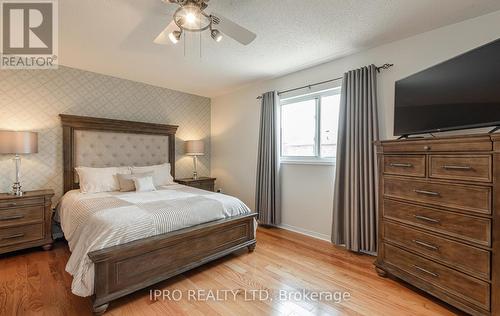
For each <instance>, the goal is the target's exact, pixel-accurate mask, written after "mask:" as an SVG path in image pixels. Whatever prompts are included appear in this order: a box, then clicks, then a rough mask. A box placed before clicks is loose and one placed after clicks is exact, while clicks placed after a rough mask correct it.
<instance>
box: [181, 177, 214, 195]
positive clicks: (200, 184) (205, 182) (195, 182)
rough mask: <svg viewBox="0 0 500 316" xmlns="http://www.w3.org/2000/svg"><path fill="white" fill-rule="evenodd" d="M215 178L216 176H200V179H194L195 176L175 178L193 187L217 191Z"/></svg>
mask: <svg viewBox="0 0 500 316" xmlns="http://www.w3.org/2000/svg"><path fill="white" fill-rule="evenodd" d="M215 180H216V178H208V177H198V179H193V178H184V179H175V182H177V183H179V184H183V185H187V186H190V187H193V188H198V189H202V190H207V191H212V192H213V191H215Z"/></svg>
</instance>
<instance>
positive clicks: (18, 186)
mask: <svg viewBox="0 0 500 316" xmlns="http://www.w3.org/2000/svg"><path fill="white" fill-rule="evenodd" d="M10 194H11V195H15V196H23V194H24V192H23V191H22V190H21V183H19V182H14V184H13V185H12V191H11V192H10Z"/></svg>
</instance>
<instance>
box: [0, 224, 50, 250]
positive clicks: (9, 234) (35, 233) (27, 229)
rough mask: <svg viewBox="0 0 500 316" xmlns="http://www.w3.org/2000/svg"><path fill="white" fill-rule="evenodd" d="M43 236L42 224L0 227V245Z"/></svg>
mask: <svg viewBox="0 0 500 316" xmlns="http://www.w3.org/2000/svg"><path fill="white" fill-rule="evenodd" d="M42 238H43V224H33V225H26V226H19V227H9V228H2V229H0V247H4V246H10V245H15V244H18V243H23V242H28V241H33V240H38V239H42Z"/></svg>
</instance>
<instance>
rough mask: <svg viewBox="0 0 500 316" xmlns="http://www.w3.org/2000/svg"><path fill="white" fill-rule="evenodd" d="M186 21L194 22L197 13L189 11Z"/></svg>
mask: <svg viewBox="0 0 500 316" xmlns="http://www.w3.org/2000/svg"><path fill="white" fill-rule="evenodd" d="M186 21H187V23H188V24H191V25H192V24H194V23H195V22H196V15H195V14H194V13H193V12H188V13H187V14H186Z"/></svg>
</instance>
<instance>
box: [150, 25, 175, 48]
mask: <svg viewBox="0 0 500 316" xmlns="http://www.w3.org/2000/svg"><path fill="white" fill-rule="evenodd" d="M177 29H178V27H177V25H176V24H175V22H174V21H172V22H170V24H169V25H167V27H166V28H165V29H164V30H163V31H162V32H161V33H160V34H159V35H158V36H157V37H156V38H155V40H154V41H153V42H154V43H155V44H159V45H168V44H172V42H171V41H170V39H169V38H168V35H169V34H170V33H172V32H173V31H175V30H177Z"/></svg>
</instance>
